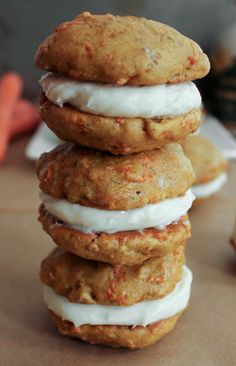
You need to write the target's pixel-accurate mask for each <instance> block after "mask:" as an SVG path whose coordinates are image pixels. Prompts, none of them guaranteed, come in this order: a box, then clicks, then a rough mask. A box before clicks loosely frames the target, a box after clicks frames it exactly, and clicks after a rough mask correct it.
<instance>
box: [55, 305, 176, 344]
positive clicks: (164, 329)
mask: <svg viewBox="0 0 236 366" xmlns="http://www.w3.org/2000/svg"><path fill="white" fill-rule="evenodd" d="M181 313H182V312H179V313H178V314H176V315H174V316H172V317H169V318H167V319H164V320H161V321H159V322H156V323H153V324H150V325H148V326H146V327H142V326H137V327H132V326H125V325H89V324H86V325H81V326H80V327H75V326H74V324H72V323H71V322H68V321H66V320H62V319H61V318H60V317H58V316H57V315H56V314H55V313H53V312H52V311H50V315H51V317H52V319H53V321H54V323H55V324H56V326H57V329H58V331H59V332H60V333H61V334H63V335H66V336H70V337H74V338H79V339H81V340H83V341H86V342H89V343H92V344H103V345H106V346H111V347H116V348H117V347H126V348H129V349H133V350H134V349H138V348H144V347H147V346H151V345H152V344H153V343H155V342H157V341H158V340H159V339H160V338H162V337H164V336H165V335H166V334H167V333H169V332H170V331H171V330H172V329H173V328H174V326H175V324H176V322H177V320H178V319H179V317H180V315H181Z"/></svg>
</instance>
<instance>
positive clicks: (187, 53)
mask: <svg viewBox="0 0 236 366" xmlns="http://www.w3.org/2000/svg"><path fill="white" fill-rule="evenodd" d="M35 62H36V65H37V66H38V67H39V68H42V69H45V70H50V71H54V72H57V73H59V74H62V75H65V76H68V77H70V78H73V79H77V80H87V81H98V82H104V83H112V84H118V85H125V84H126V85H154V84H164V83H177V82H183V81H187V80H193V79H197V78H202V77H204V76H205V75H206V74H207V73H208V71H209V68H210V65H209V61H208V58H207V56H206V55H205V54H204V53H203V51H202V50H201V48H200V47H199V46H198V45H197V44H196V43H195V42H194V41H192V40H191V39H189V38H187V37H185V36H183V35H182V34H180V33H179V32H177V31H176V30H175V29H173V28H171V27H169V26H167V25H165V24H162V23H159V22H156V21H152V20H147V19H145V18H136V17H132V16H125V17H120V16H114V15H111V14H106V15H92V14H90V13H88V12H85V13H82V14H80V15H79V16H77V17H76V18H75V19H74V20H72V21H70V22H66V23H63V24H61V25H60V26H59V27H57V28H56V29H55V31H54V33H53V34H52V35H51V36H49V37H48V38H47V39H46V40H45V41H44V42H43V43H42V44H41V45H40V46H39V48H38V50H37V53H36V56H35Z"/></svg>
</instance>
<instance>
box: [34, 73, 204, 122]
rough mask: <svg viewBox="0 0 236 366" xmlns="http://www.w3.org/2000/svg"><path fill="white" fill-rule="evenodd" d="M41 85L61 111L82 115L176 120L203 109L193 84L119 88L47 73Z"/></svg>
mask: <svg viewBox="0 0 236 366" xmlns="http://www.w3.org/2000/svg"><path fill="white" fill-rule="evenodd" d="M40 84H41V86H42V88H43V91H44V93H45V94H46V96H47V98H48V99H49V100H50V101H51V102H52V103H54V104H56V105H58V106H60V107H62V106H63V104H65V103H69V104H71V105H72V106H74V107H75V108H77V109H78V110H80V111H83V112H88V113H91V114H98V115H103V116H106V117H141V118H155V117H162V116H176V115H181V114H184V113H188V112H190V111H191V110H193V109H195V108H200V106H201V96H200V93H199V91H198V89H197V87H196V85H195V84H194V83H192V82H184V83H178V84H162V85H154V86H116V85H111V84H102V83H93V82H81V81H75V80H72V79H69V78H65V77H61V76H58V75H55V74H52V73H48V74H46V75H44V76H43V77H42V78H41V80H40Z"/></svg>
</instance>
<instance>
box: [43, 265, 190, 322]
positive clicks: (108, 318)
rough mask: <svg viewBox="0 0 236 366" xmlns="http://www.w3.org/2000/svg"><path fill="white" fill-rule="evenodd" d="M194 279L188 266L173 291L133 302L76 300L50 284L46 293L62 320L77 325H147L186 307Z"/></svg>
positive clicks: (46, 299)
mask: <svg viewBox="0 0 236 366" xmlns="http://www.w3.org/2000/svg"><path fill="white" fill-rule="evenodd" d="M191 283H192V273H191V271H190V270H189V269H188V268H187V267H186V266H184V267H183V277H182V279H181V281H180V282H178V283H177V285H176V286H175V289H174V290H173V291H172V292H171V293H170V294H169V295H167V296H165V297H163V298H162V299H159V300H150V301H142V302H140V303H138V304H135V305H131V306H109V305H94V304H78V303H72V302H70V301H69V300H68V299H67V298H66V297H64V296H60V295H58V294H57V293H56V292H55V291H54V290H52V289H51V288H50V287H48V286H46V285H45V286H44V289H43V293H44V301H45V303H46V304H47V307H48V308H49V309H50V310H52V311H53V312H54V313H55V314H56V315H58V316H59V317H60V318H61V319H62V320H68V321H70V322H72V323H73V324H74V325H75V326H76V327H78V326H80V325H83V324H92V325H98V324H100V325H102V324H103V325H133V326H137V325H142V326H146V325H148V324H152V323H155V322H158V321H160V320H163V319H166V318H169V317H170V316H173V315H175V314H177V313H178V312H180V311H182V310H184V309H185V308H186V306H187V304H188V302H189V298H190V293H191Z"/></svg>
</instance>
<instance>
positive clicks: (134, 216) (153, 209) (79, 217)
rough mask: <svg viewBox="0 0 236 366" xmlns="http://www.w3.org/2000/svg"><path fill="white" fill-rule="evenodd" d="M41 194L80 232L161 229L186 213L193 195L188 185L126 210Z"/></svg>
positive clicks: (52, 210) (52, 209)
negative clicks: (178, 193)
mask: <svg viewBox="0 0 236 366" xmlns="http://www.w3.org/2000/svg"><path fill="white" fill-rule="evenodd" d="M40 198H41V200H42V202H43V204H44V206H45V207H46V209H47V210H48V211H49V212H50V213H51V214H52V215H54V216H56V217H58V218H59V219H61V220H62V221H63V222H65V223H66V224H68V225H70V226H71V227H73V228H75V229H76V230H79V231H82V232H97V231H102V232H107V233H114V232H118V231H128V230H143V229H146V228H150V227H156V228H158V229H163V227H165V226H166V225H169V224H171V223H172V222H174V221H178V220H179V218H180V217H181V216H183V215H185V214H186V213H187V211H188V210H189V209H190V207H191V206H192V202H193V200H194V198H195V197H194V195H193V194H192V192H191V190H190V189H189V190H188V191H187V192H186V193H185V195H183V196H180V197H175V198H169V199H166V200H164V201H161V202H158V203H155V204H148V205H146V206H144V207H141V208H133V209H130V210H127V211H111V210H101V209H97V208H91V207H86V206H81V205H80V204H78V203H71V202H69V201H68V200H66V199H58V198H55V197H52V196H50V195H48V194H46V193H44V192H41V193H40Z"/></svg>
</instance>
